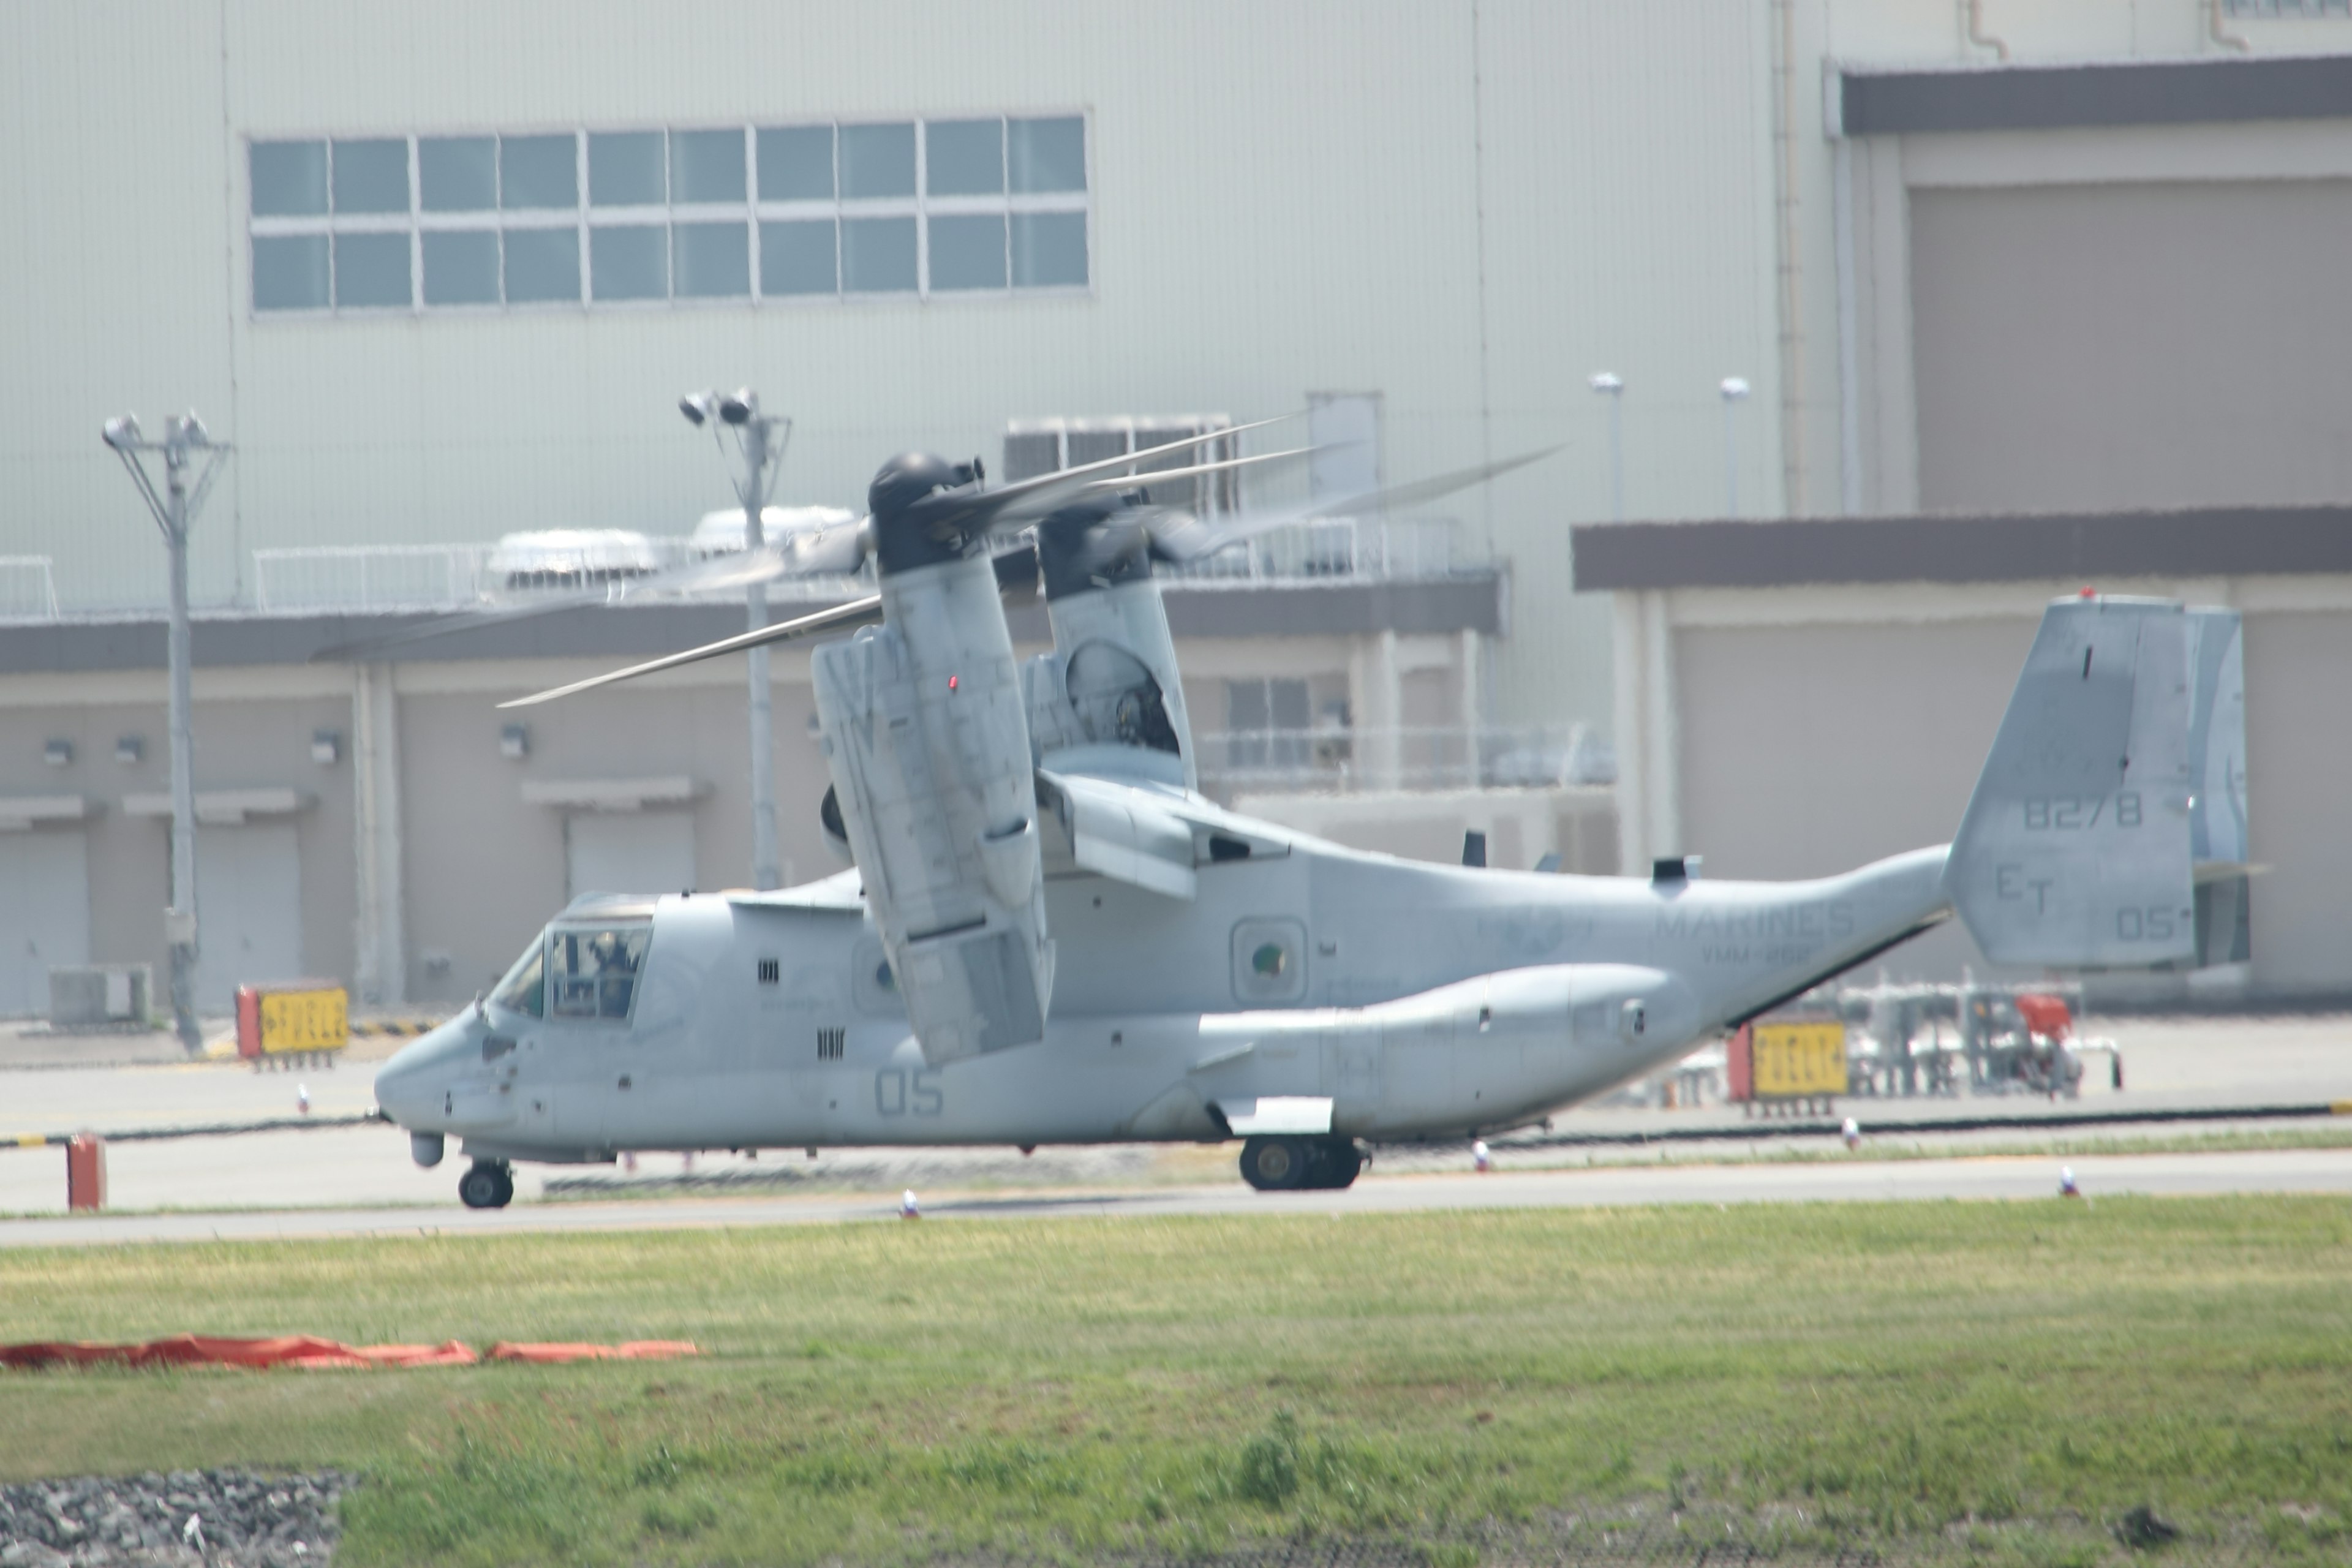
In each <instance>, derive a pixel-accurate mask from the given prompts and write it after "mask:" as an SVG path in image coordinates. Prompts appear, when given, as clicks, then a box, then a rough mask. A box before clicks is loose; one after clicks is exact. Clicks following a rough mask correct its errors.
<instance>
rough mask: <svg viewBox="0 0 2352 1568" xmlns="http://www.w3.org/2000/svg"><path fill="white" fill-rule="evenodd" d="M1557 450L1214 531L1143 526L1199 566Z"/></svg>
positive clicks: (1449, 489)
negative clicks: (1207, 558) (1276, 536)
mask: <svg viewBox="0 0 2352 1568" xmlns="http://www.w3.org/2000/svg"><path fill="white" fill-rule="evenodd" d="M1559 449H1560V448H1559V447H1544V448H1543V449H1542V450H1540V451H1536V452H1523V453H1521V454H1519V455H1518V456H1517V457H1516V458H1503V459H1502V460H1501V461H1499V462H1494V463H1482V464H1480V465H1478V466H1477V467H1475V468H1456V469H1454V471H1453V472H1452V473H1446V474H1439V475H1437V476H1435V477H1434V478H1432V479H1415V480H1413V481H1412V483H1410V484H1402V485H1391V486H1389V487H1388V488H1386V489H1373V490H1365V491H1362V492H1361V493H1360V494H1357V495H1352V496H1346V497H1343V498H1341V499H1339V500H1331V501H1315V502H1311V503H1309V504H1308V505H1306V506H1299V507H1291V508H1288V509H1286V510H1282V511H1276V512H1268V513H1265V514H1264V515H1263V516H1259V517H1249V518H1241V519H1237V520H1236V521H1232V522H1229V523H1226V524H1224V525H1223V526H1222V527H1218V528H1211V527H1209V526H1208V525H1206V524H1204V523H1202V522H1200V521H1198V520H1197V519H1196V520H1193V521H1192V525H1191V526H1189V527H1187V526H1184V525H1181V524H1177V525H1168V524H1161V525H1160V526H1156V527H1155V526H1152V524H1151V523H1150V522H1147V523H1146V526H1147V527H1150V528H1151V542H1152V543H1153V545H1154V546H1155V547H1157V548H1158V549H1159V551H1160V553H1161V554H1163V555H1165V556H1166V557H1167V558H1168V559H1169V560H1171V561H1174V562H1176V563H1180V564H1181V563H1184V562H1188V561H1197V560H1199V559H1200V558H1201V557H1202V556H1204V555H1213V554H1215V553H1216V552H1218V551H1220V550H1223V549H1227V548H1229V547H1230V546H1233V545H1235V544H1239V543H1241V542H1243V541H1244V540H1248V539H1255V538H1256V537H1257V536H1258V535H1260V534H1262V533H1269V532H1272V531H1274V530H1276V529H1277V528H1287V527H1289V526H1290V525H1292V524H1293V523H1300V522H1312V521H1315V520H1316V519H1317V518H1318V517H1354V516H1360V515H1362V514H1364V513H1366V512H1372V511H1385V510H1388V509H1390V508H1391V507H1399V506H1416V505H1419V504H1420V503H1422V502H1423V501H1432V500H1437V499H1438V498H1439V497H1440V496H1447V495H1452V494H1453V493H1454V491H1456V490H1463V489H1469V488H1470V487H1471V486H1473V485H1477V484H1484V483H1485V482H1486V480H1488V479H1494V478H1495V477H1496V476H1497V475H1499V474H1507V473H1509V472H1510V471H1511V470H1512V469H1513V468H1525V467H1527V466H1528V464H1529V463H1534V462H1539V461H1541V460H1542V459H1543V458H1549V457H1550V456H1551V455H1552V454H1553V453H1554V452H1557V451H1559Z"/></svg>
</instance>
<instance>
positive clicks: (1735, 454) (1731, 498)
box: [1716, 375, 1748, 517]
mask: <svg viewBox="0 0 2352 1568" xmlns="http://www.w3.org/2000/svg"><path fill="white" fill-rule="evenodd" d="M1716 390H1717V392H1720V393H1721V394H1722V395H1723V500H1724V509H1725V510H1724V515H1725V516H1726V517H1738V515H1739V405H1741V404H1742V403H1744V402H1746V401H1747V399H1748V383H1747V382H1746V381H1745V380H1744V379H1742V378H1741V377H1739V376H1736V375H1727V376H1725V377H1724V378H1723V380H1722V382H1721V384H1718V385H1717V388H1716Z"/></svg>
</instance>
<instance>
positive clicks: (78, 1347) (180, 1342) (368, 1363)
mask: <svg viewBox="0 0 2352 1568" xmlns="http://www.w3.org/2000/svg"><path fill="white" fill-rule="evenodd" d="M695 1354H698V1352H697V1351H696V1350H695V1348H694V1346H693V1345H692V1344H690V1343H688V1342H686V1341H684V1340H638V1341H633V1342H629V1343H627V1344H620V1345H588V1344H509V1343H507V1342H504V1341H500V1342H499V1343H497V1344H495V1345H492V1346H491V1347H490V1352H489V1357H488V1359H489V1360H491V1361H523V1362H571V1361H667V1360H670V1359H671V1358H673V1357H677V1356H688V1355H695ZM482 1359H483V1358H481V1357H479V1356H477V1355H476V1354H475V1353H474V1352H473V1351H472V1350H471V1349H470V1348H469V1347H467V1346H466V1345H463V1344H460V1343H459V1342H457V1341H456V1340H448V1341H445V1342H443V1343H440V1344H437V1345H347V1344H344V1343H342V1342H340V1341H337V1340H322V1339H317V1338H314V1337H312V1336H311V1335H309V1334H287V1335H283V1336H281V1337H279V1338H277V1339H267V1340H228V1339H215V1338H213V1337H210V1336H208V1335H205V1334H173V1336H172V1337H171V1338H169V1339H162V1340H149V1341H147V1342H145V1343H144V1344H127V1345H110V1344H93V1343H91V1342H88V1341H67V1340H54V1341H38V1340H37V1341H33V1342H29V1343H25V1344H13V1345H0V1367H16V1368H18V1369H20V1370H27V1371H29V1370H32V1369H35V1368H38V1367H45V1366H245V1367H270V1366H292V1367H303V1368H310V1369H316V1368H323V1367H372V1366H398V1367H407V1366H472V1365H474V1364H475V1363H477V1362H478V1361H480V1360H482Z"/></svg>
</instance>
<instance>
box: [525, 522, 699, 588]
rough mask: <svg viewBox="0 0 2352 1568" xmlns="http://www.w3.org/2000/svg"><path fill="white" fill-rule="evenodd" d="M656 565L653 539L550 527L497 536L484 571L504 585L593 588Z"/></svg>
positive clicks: (657, 557)
mask: <svg viewBox="0 0 2352 1568" xmlns="http://www.w3.org/2000/svg"><path fill="white" fill-rule="evenodd" d="M662 566H663V561H662V556H661V552H660V551H659V550H658V549H657V548H656V546H655V544H654V542H653V541H652V540H650V539H648V538H646V536H645V535H644V534H642V533H638V532H635V531H632V530H629V529H625V528H550V529H541V530H540V531H537V532H532V533H509V534H507V535H505V536H504V537H502V538H501V539H499V542H498V545H497V547H496V548H494V549H493V550H492V551H491V552H490V560H489V567H488V575H489V577H490V580H491V581H492V582H495V583H499V584H504V585H505V586H507V587H509V588H594V587H600V586H602V585H604V584H607V583H623V582H627V581H629V580H630V579H632V578H637V577H650V576H652V575H653V574H655V573H656V572H658V571H660V570H661V569H662Z"/></svg>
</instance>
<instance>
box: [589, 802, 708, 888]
mask: <svg viewBox="0 0 2352 1568" xmlns="http://www.w3.org/2000/svg"><path fill="white" fill-rule="evenodd" d="M563 853H564V867H565V872H566V875H567V876H568V877H569V879H570V886H569V887H568V888H567V889H565V893H566V896H567V897H570V898H574V899H576V898H578V897H579V896H580V895H581V894H583V893H677V892H683V891H685V890H686V889H688V888H691V887H693V886H694V885H695V877H694V814H693V813H692V812H688V811H631V812H593V811H575V812H572V813H571V814H570V815H569V816H566V817H565V818H564V822H563Z"/></svg>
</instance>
